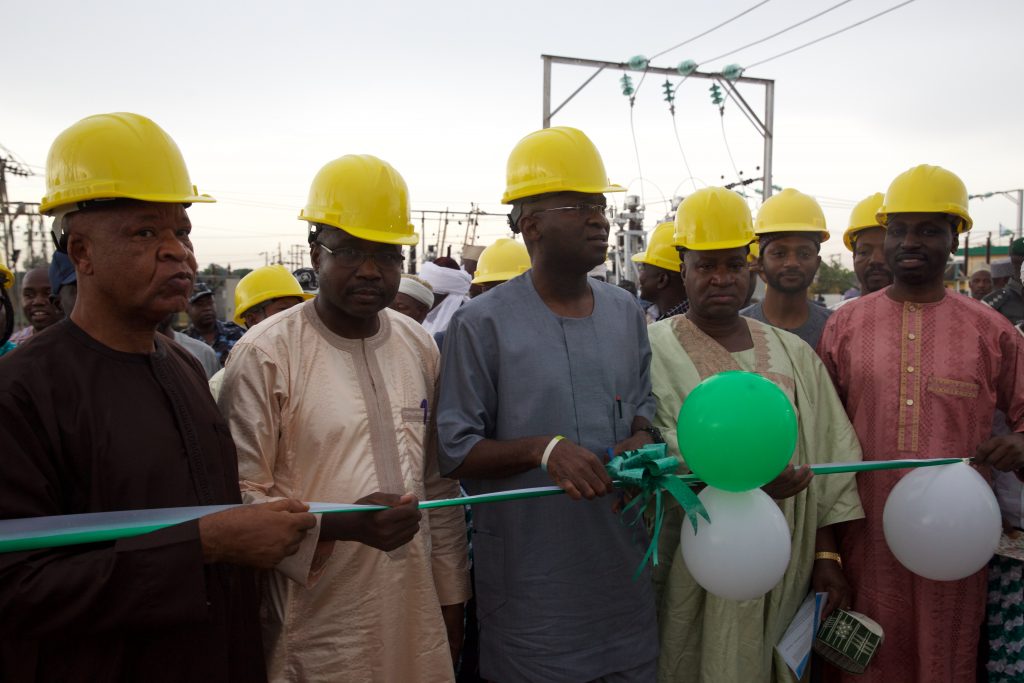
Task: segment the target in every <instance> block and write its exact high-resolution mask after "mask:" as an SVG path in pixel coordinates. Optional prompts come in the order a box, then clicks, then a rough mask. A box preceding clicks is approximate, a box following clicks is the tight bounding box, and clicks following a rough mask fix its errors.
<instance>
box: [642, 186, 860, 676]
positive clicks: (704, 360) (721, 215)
mask: <svg viewBox="0 0 1024 683" xmlns="http://www.w3.org/2000/svg"><path fill="white" fill-rule="evenodd" d="M748 226H750V213H749V210H748V209H747V207H746V204H745V203H744V202H743V201H742V199H740V198H739V196H738V195H735V193H733V192H731V191H728V190H724V189H721V188H708V189H706V190H701V191H699V192H697V193H694V195H691V197H690V198H687V200H686V202H684V203H683V205H681V206H680V209H679V213H678V217H677V219H676V235H675V239H676V244H677V246H679V247H680V251H681V252H682V254H683V267H682V273H683V277H684V280H685V282H686V289H687V292H688V293H689V295H690V305H691V308H690V311H689V312H688V313H687V314H686V315H685V316H675V317H674V318H670V319H667V320H664V321H661V322H658V323H655V324H654V325H651V326H650V327H649V334H650V340H651V348H652V352H653V358H652V362H651V380H652V384H653V391H654V395H655V397H656V399H657V402H658V411H657V414H656V415H655V418H654V424H655V425H656V426H657V427H659V428H660V429H661V430H662V432H663V433H664V435H665V440H666V441H667V442H668V444H669V447H670V449H671V450H672V452H674V453H675V454H676V455H677V456H679V455H680V454H679V450H678V448H677V440H676V417H677V415H678V414H679V409H680V407H681V406H682V403H683V401H684V400H685V399H686V396H687V395H688V394H689V392H690V391H692V390H693V389H694V388H695V387H696V386H697V385H698V384H699V383H700V382H701V381H702V380H704V379H706V378H708V377H710V376H712V375H714V374H716V373H719V372H724V371H728V370H745V371H748V372H756V373H758V374H759V375H762V376H764V377H767V378H768V379H770V380H772V381H773V382H775V383H776V384H777V385H778V386H779V387H780V388H782V389H783V391H784V392H785V393H786V395H787V396H788V397H789V399H790V401H791V402H792V403H793V405H794V408H795V409H796V413H797V416H798V428H799V438H798V441H797V447H796V450H795V452H794V453H793V457H792V460H791V465H790V467H789V468H787V470H786V471H784V472H783V473H782V474H781V475H780V476H779V478H778V479H776V480H775V481H773V482H771V483H770V484H768V485H766V486H765V487H764V490H765V491H766V492H767V493H769V494H770V495H771V496H772V497H773V498H775V499H776V501H777V503H778V505H779V507H780V508H781V510H782V512H783V514H784V515H785V517H786V520H787V522H788V523H789V526H790V529H791V531H792V538H793V546H792V558H791V560H790V564H789V567H788V568H787V570H786V573H785V574H784V576H783V578H782V581H781V582H780V583H779V584H778V585H777V586H776V587H775V588H774V589H772V590H771V591H770V592H769V593H768V594H767V595H765V596H764V597H763V598H759V599H756V600H747V601H743V602H737V601H733V600H727V599H724V598H719V597H717V596H715V595H712V594H709V593H708V592H706V591H705V590H704V589H703V588H701V587H700V586H699V585H698V584H697V583H696V581H695V580H694V579H693V577H692V576H691V575H690V573H689V571H688V570H687V568H686V565H685V563H684V562H683V559H682V555H681V554H680V553H679V551H678V547H679V531H680V528H681V525H682V523H683V520H684V517H683V514H682V511H681V510H680V509H679V507H678V506H672V507H670V510H669V512H668V513H667V515H666V522H665V525H664V526H663V528H662V533H661V537H660V539H659V557H660V559H659V564H658V567H657V568H656V570H655V575H654V576H655V578H654V580H655V585H656V589H657V592H658V600H659V605H658V612H659V631H660V639H661V655H660V660H659V666H658V678H659V681H679V680H688V681H703V682H706V683H712V682H718V681H744V682H745V683H756V682H759V681H764V682H769V681H791V680H795V676H794V675H793V673H792V672H791V671H790V670H789V668H788V667H787V666H786V664H785V663H784V662H783V660H782V658H781V657H780V656H778V655H777V654H776V653H775V651H774V648H775V646H776V645H777V644H778V642H779V640H780V639H781V637H782V635H783V633H784V632H785V630H786V628H787V627H788V625H789V623H790V621H791V620H792V618H793V616H794V614H795V612H796V610H797V608H798V607H799V606H800V603H801V602H802V601H803V599H804V598H805V597H806V596H807V594H808V592H809V591H811V590H812V588H813V589H814V590H816V591H822V592H828V593H829V600H828V604H827V606H826V610H827V611H830V610H831V609H834V608H835V607H847V606H849V600H850V594H849V588H848V584H847V583H846V580H845V578H844V576H843V573H842V570H841V558H840V556H839V555H838V553H837V552H836V550H837V546H836V545H835V539H834V536H833V533H832V531H833V530H832V528H831V527H832V525H834V524H838V523H841V522H846V521H849V520H852V519H858V518H860V517H862V516H863V512H862V511H861V506H860V499H859V497H858V495H857V489H856V484H855V482H854V477H853V475H846V474H834V475H828V476H820V477H817V478H815V477H813V475H812V474H811V473H810V472H809V471H808V470H807V469H806V468H805V467H801V466H803V465H808V464H811V463H823V462H833V461H849V460H860V457H861V452H860V446H859V444H858V442H857V437H856V434H855V433H854V431H853V428H852V427H851V425H850V422H849V420H848V419H847V417H846V413H845V411H844V410H843V406H842V404H841V403H840V401H839V399H838V397H837V396H836V393H835V390H834V388H833V387H832V383H831V380H830V379H829V376H828V373H827V372H826V370H825V368H824V366H823V365H822V364H821V362H820V361H819V360H818V358H817V356H816V355H815V354H814V350H813V349H811V347H810V346H808V345H807V344H806V343H805V342H803V341H802V340H801V339H800V338H799V337H797V336H795V335H793V334H791V333H788V332H786V331H784V330H780V329H777V328H773V327H771V326H769V325H765V324H762V323H759V322H757V321H756V320H751V319H747V318H743V317H740V316H739V314H738V311H739V309H740V306H741V305H742V303H743V301H744V300H745V298H746V289H747V287H748V286H749V281H750V280H749V276H748V273H747V260H746V255H747V251H748V246H747V245H748V244H749V242H750V241H751V240H752V239H753V232H752V230H750V228H749V227H748ZM748 231H749V235H748ZM736 400H737V401H742V400H743V397H742V396H737V397H736ZM794 466H795V467H794ZM711 523H712V524H714V519H712V520H711ZM816 556H817V558H818V559H816ZM757 559H758V558H756V557H751V558H750V561H751V562H756V561H757ZM805 677H806V674H805Z"/></svg>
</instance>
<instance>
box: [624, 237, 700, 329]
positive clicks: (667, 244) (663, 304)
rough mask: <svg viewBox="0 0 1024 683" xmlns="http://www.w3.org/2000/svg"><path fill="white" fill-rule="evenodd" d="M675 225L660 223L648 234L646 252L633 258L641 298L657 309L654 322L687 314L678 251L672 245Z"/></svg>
mask: <svg viewBox="0 0 1024 683" xmlns="http://www.w3.org/2000/svg"><path fill="white" fill-rule="evenodd" d="M674 231H675V226H674V225H673V223H672V222H671V221H669V222H665V223H659V224H658V226H657V227H655V228H654V232H652V233H651V239H650V240H648V242H647V249H645V250H644V251H643V253H641V254H636V255H634V256H633V261H634V262H635V263H638V264H639V266H637V268H638V270H639V272H640V277H639V278H638V280H637V283H638V284H639V285H640V298H641V299H643V300H644V301H649V302H650V303H651V304H653V306H654V307H655V308H656V311H657V314H656V315H654V314H652V313H651V312H650V311H648V315H652V316H653V317H654V319H655V320H664V319H665V318H671V317H672V316H674V315H682V314H683V313H686V311H687V309H689V307H690V303H689V301H687V299H686V288H685V287H683V278H682V276H681V275H680V274H679V266H680V262H679V252H677V251H676V248H675V246H674V245H673V244H672V234H673V233H674Z"/></svg>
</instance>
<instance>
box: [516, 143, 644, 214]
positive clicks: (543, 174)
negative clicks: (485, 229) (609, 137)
mask: <svg viewBox="0 0 1024 683" xmlns="http://www.w3.org/2000/svg"><path fill="white" fill-rule="evenodd" d="M505 177H506V184H505V194H504V195H502V197H501V203H502V204H511V203H512V202H513V201H515V200H516V199H522V198H523V197H533V196H535V195H539V194H548V193H549V192H585V193H587V194H603V193H605V192H625V191H626V188H624V187H621V186H619V185H612V183H611V182H610V181H609V180H608V174H607V173H605V170H604V161H602V160H601V155H600V154H599V153H598V151H597V148H596V147H594V143H593V142H591V141H590V138H588V137H587V136H586V135H584V134H583V131H581V130H577V129H575V128H568V127H566V126H557V127H555V128H544V129H542V130H538V131H536V132H534V133H530V134H529V135H527V136H526V137H525V138H523V139H522V140H520V141H519V142H518V143H516V146H515V148H514V149H513V150H512V153H511V154H509V155H508V164H507V165H506V167H505Z"/></svg>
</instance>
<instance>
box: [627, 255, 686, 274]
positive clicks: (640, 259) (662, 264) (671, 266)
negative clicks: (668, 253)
mask: <svg viewBox="0 0 1024 683" xmlns="http://www.w3.org/2000/svg"><path fill="white" fill-rule="evenodd" d="M632 260H633V263H646V264H647V265H649V266H655V267H657V268H661V269H663V270H667V271H670V272H673V273H678V272H679V263H678V262H676V263H672V262H671V261H668V260H666V259H662V258H658V257H657V256H648V255H647V254H633V259H632Z"/></svg>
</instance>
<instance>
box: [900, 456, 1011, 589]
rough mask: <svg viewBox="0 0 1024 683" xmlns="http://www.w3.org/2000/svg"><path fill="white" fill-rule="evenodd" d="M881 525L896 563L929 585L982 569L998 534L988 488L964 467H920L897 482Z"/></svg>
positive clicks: (998, 523) (1000, 527) (998, 524)
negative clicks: (924, 579) (926, 581)
mask: <svg viewBox="0 0 1024 683" xmlns="http://www.w3.org/2000/svg"><path fill="white" fill-rule="evenodd" d="M882 526H883V529H884V530H885V541H886V543H888V544H889V550H891V551H892V554H893V555H895V556H896V559H897V560H899V561H900V563H901V564H902V565H903V566H904V567H906V568H907V569H909V570H910V571H912V572H914V573H915V574H917V575H919V576H923V577H924V578H926V579H932V580H934V581H956V580H957V579H962V578H964V577H967V576H970V575H971V574H973V573H975V572H976V571H978V570H979V569H981V568H982V567H984V566H985V565H986V564H987V563H988V561H989V560H990V559H991V558H992V553H994V552H995V550H996V546H997V545H999V537H1000V535H1001V534H1002V530H1003V525H1002V520H1001V518H1000V515H999V503H998V502H996V497H995V494H993V493H992V488H991V487H990V486H989V485H988V482H986V481H985V479H984V478H983V477H982V476H981V475H980V474H978V473H977V472H976V471H975V470H974V468H973V467H971V466H970V465H967V464H965V463H956V464H954V465H936V466H934V467H921V468H919V469H916V470H914V471H912V472H910V473H909V474H907V475H906V476H904V477H903V478H902V479H900V481H899V482H898V483H897V484H896V486H894V487H893V489H892V491H891V492H890V493H889V499H888V500H887V501H885V510H884V511H883V513H882Z"/></svg>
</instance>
